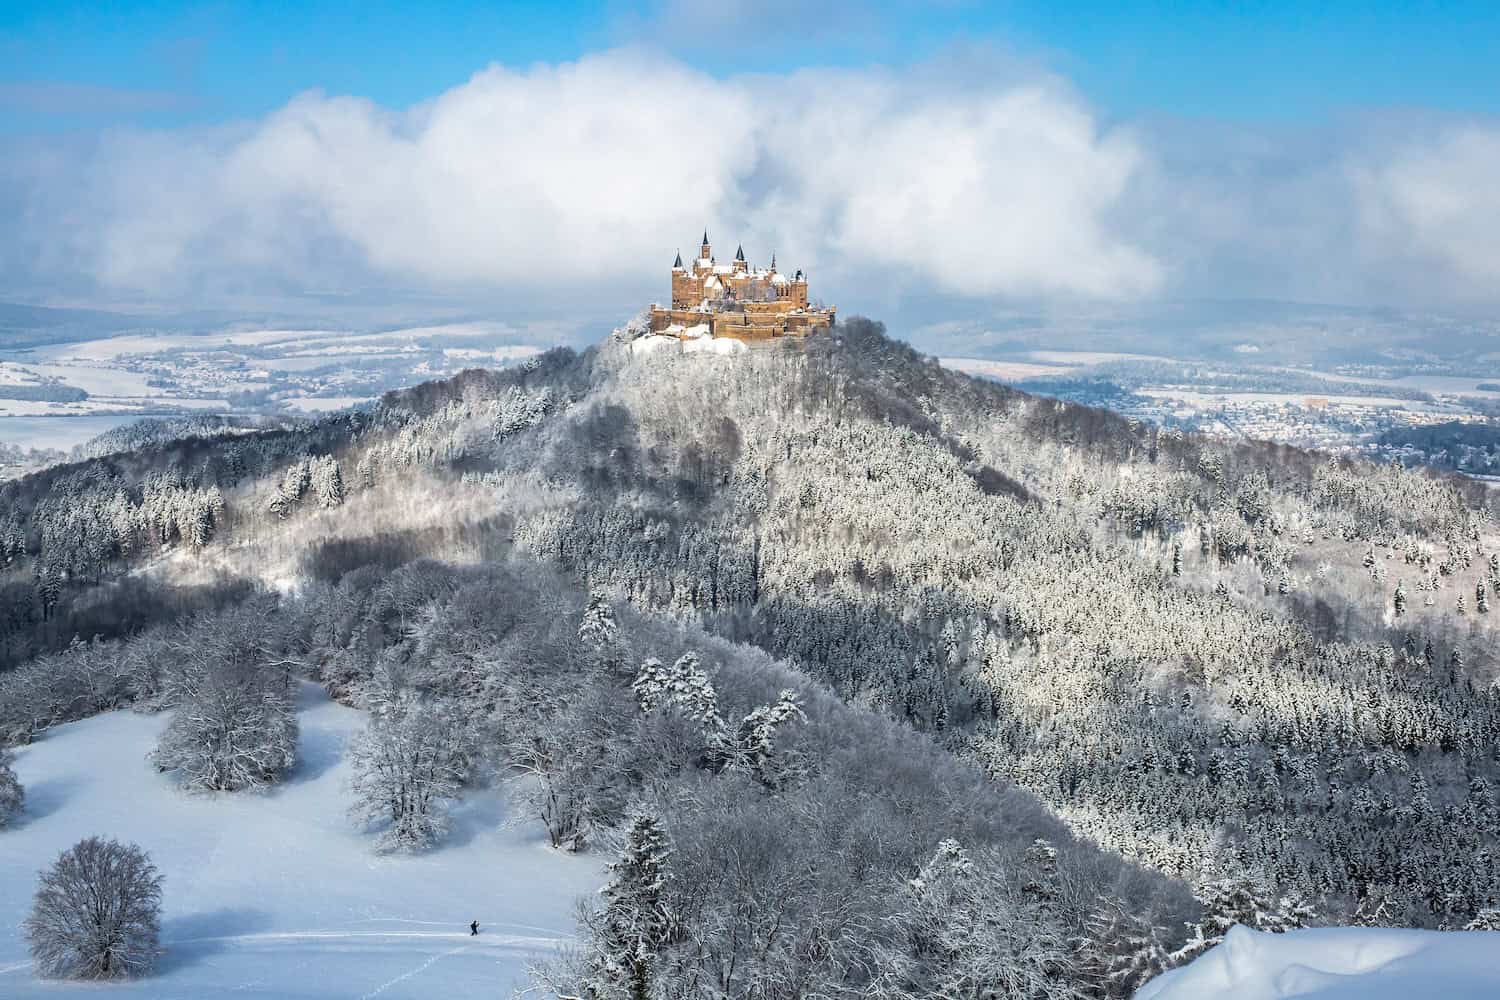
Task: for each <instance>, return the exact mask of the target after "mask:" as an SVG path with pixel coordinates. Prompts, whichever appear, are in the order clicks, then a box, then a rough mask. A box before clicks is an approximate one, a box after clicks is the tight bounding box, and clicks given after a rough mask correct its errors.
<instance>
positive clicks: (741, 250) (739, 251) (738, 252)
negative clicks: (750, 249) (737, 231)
mask: <svg viewBox="0 0 1500 1000" xmlns="http://www.w3.org/2000/svg"><path fill="white" fill-rule="evenodd" d="M734 259H735V260H738V261H743V260H744V259H745V244H743V243H741V244H740V245H739V247H738V248H736V249H735V251H734Z"/></svg>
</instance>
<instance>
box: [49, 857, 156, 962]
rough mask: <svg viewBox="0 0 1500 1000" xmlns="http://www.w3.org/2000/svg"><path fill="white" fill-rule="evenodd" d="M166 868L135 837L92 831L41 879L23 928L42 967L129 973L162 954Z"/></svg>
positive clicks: (58, 860)
mask: <svg viewBox="0 0 1500 1000" xmlns="http://www.w3.org/2000/svg"><path fill="white" fill-rule="evenodd" d="M161 882H162V879H161V875H159V874H158V873H157V871H156V866H155V865H153V864H152V863H151V859H150V858H149V857H148V856H147V855H146V852H145V851H143V850H141V849H140V848H139V847H137V846H135V845H134V844H122V843H120V842H119V841H115V840H104V839H101V838H99V837H89V838H87V839H85V840H80V841H79V842H78V843H76V844H74V845H73V846H72V847H70V848H68V849H67V850H66V851H64V852H63V853H62V854H61V855H59V856H58V859H57V861H56V863H54V864H53V865H52V867H51V868H49V869H47V870H46V871H44V872H43V873H42V875H41V878H40V880H39V882H38V885H37V891H36V900H35V902H34V903H33V904H32V908H31V915H30V916H29V917H27V918H26V921H25V924H24V925H23V926H24V929H25V932H26V937H27V939H28V941H29V942H30V945H31V957H32V958H33V959H34V960H35V962H36V967H37V972H38V973H39V974H40V975H42V976H47V977H51V978H58V979H124V978H129V977H135V976H140V975H143V974H145V973H146V972H148V971H150V969H151V966H152V965H153V964H154V963H155V962H156V959H157V956H158V955H160V954H161V947H160V943H159V940H158V939H159V933H160V917H161Z"/></svg>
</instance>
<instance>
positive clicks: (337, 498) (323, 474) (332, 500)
mask: <svg viewBox="0 0 1500 1000" xmlns="http://www.w3.org/2000/svg"><path fill="white" fill-rule="evenodd" d="M311 479H312V490H313V495H314V496H316V497H317V498H318V506H320V507H322V508H323V509H325V510H327V509H329V508H331V507H337V506H339V505H340V504H342V503H343V502H344V477H343V474H342V473H341V472H340V471H339V463H338V460H337V459H335V458H334V457H333V456H332V455H324V456H323V457H322V458H319V459H318V460H317V461H315V462H314V463H313V466H312V471H311Z"/></svg>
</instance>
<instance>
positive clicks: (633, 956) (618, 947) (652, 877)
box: [585, 813, 673, 1000]
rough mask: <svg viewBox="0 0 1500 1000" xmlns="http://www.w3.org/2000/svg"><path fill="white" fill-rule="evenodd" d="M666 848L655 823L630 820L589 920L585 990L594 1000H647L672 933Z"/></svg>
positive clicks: (644, 816)
mask: <svg viewBox="0 0 1500 1000" xmlns="http://www.w3.org/2000/svg"><path fill="white" fill-rule="evenodd" d="M671 853H672V852H671V848H670V847H669V845H668V843H667V837H666V834H665V832H664V831H663V830H662V828H661V824H660V822H659V821H658V820H657V819H656V818H655V817H653V816H650V815H648V814H644V813H643V814H640V815H637V816H636V817H635V818H634V819H632V820H631V823H630V829H629V830H628V831H627V832H626V834H625V846H624V849H623V850H622V851H621V852H620V857H619V860H617V861H615V862H614V863H612V864H611V865H610V866H609V882H608V883H606V885H605V886H604V888H603V889H601V890H600V893H601V895H603V896H604V900H605V903H604V908H603V910H602V911H600V912H597V913H595V914H593V915H592V917H591V918H590V920H589V923H590V927H589V930H590V932H591V934H590V937H591V938H592V941H591V943H590V952H591V954H590V961H589V963H588V970H587V973H586V982H585V990H586V992H587V994H588V995H589V996H590V997H593V998H597V1000H617V998H618V1000H647V998H648V997H649V996H650V995H651V977H652V974H653V971H654V964H655V958H656V955H657V953H658V952H659V951H660V950H661V949H662V947H663V946H665V945H666V944H667V942H668V940H669V938H670V936H671V933H672V930H673V920H672V914H671V912H670V911H669V910H668V908H667V905H666V895H667V893H666V889H667V879H668V877H669V871H668V862H669V860H670V858H671Z"/></svg>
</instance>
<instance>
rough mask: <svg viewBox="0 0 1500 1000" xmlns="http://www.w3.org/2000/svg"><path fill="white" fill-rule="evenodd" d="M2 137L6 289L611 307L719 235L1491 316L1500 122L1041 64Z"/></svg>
mask: <svg viewBox="0 0 1500 1000" xmlns="http://www.w3.org/2000/svg"><path fill="white" fill-rule="evenodd" d="M0 153H4V154H5V155H3V156H0V161H3V162H0V226H4V227H5V228H8V229H9V230H10V231H11V233H12V234H13V236H12V238H11V239H9V240H6V241H5V242H4V244H3V245H0V265H3V266H4V269H5V271H6V272H7V279H6V280H7V285H8V286H9V287H8V288H7V289H6V290H7V291H12V292H13V291H14V289H15V288H19V287H25V286H27V285H34V286H36V287H47V286H49V285H59V284H71V285H72V286H74V287H78V286H80V285H82V286H87V287H89V288H92V289H94V290H96V291H97V292H98V293H100V294H102V295H109V294H130V295H136V296H154V297H160V298H176V297H181V298H191V299H194V300H200V301H201V300H210V299H212V298H213V297H214V296H216V295H223V294H229V293H235V294H251V295H253V294H256V293H266V294H298V293H307V292H321V291H326V290H358V289H361V288H371V287H399V288H406V289H412V290H416V291H419V292H421V293H423V294H438V295H441V294H448V293H454V294H457V293H464V292H469V291H475V290H478V291H483V292H487V293H491V292H493V293H503V294H510V295H517V296H521V295H525V296H537V297H543V298H552V299H556V298H562V299H567V300H570V301H584V300H589V301H596V302H602V301H603V300H604V299H605V298H606V297H608V296H618V295H619V294H622V293H624V292H629V293H639V292H641V290H643V289H644V290H646V294H653V293H659V291H660V289H659V288H658V286H660V285H661V284H662V282H663V275H662V270H663V268H664V265H665V264H666V263H667V262H668V261H669V260H670V255H671V253H672V252H673V251H674V250H675V249H677V248H678V247H679V246H681V249H683V250H684V251H688V252H691V250H692V246H691V245H684V244H692V243H693V242H694V240H695V237H696V236H697V235H698V233H699V231H700V230H701V229H702V228H703V227H704V226H707V227H708V228H709V230H710V232H711V234H714V235H715V236H716V237H717V238H718V239H719V240H720V241H721V243H720V244H719V246H718V247H717V249H718V251H719V253H720V254H721V255H722V256H724V257H727V256H728V255H729V254H730V253H732V252H733V242H732V241H738V240H741V239H743V240H744V242H745V244H746V247H747V251H749V252H750V253H751V255H752V257H754V258H756V259H760V260H763V259H764V258H765V257H766V256H768V255H769V252H770V251H771V250H773V249H774V250H776V251H777V253H778V258H779V261H780V263H782V264H783V265H784V266H788V267H793V268H795V267H803V268H806V269H808V270H809V271H810V272H812V274H813V275H814V276H815V280H816V281H817V285H816V288H817V290H819V291H824V292H826V293H828V294H830V297H832V295H834V294H838V295H853V296H858V295H861V294H864V293H865V291H866V290H868V289H874V288H878V289H880V290H881V294H882V295H890V294H899V293H900V292H901V291H902V290H908V291H912V292H913V293H916V292H918V291H920V292H921V293H923V294H927V293H937V294H939V295H949V296H954V297H959V298H964V299H970V300H978V301H1000V300H1005V301H1012V300H1056V299H1089V300H1138V299H1142V298H1150V297H1155V296H1174V295H1175V296H1191V297H1211V296H1216V295H1228V294H1234V295H1256V296H1266V297H1312V298H1321V299H1324V300H1327V301H1344V302H1349V303H1350V304H1364V303H1367V302H1381V301H1388V300H1389V299H1390V298H1392V297H1395V298H1397V299H1399V300H1415V301H1420V300H1423V299H1424V298H1425V299H1439V300H1442V301H1460V302H1465V303H1480V304H1484V303H1492V302H1496V301H1500V282H1497V281H1496V279H1497V278H1500V189H1497V187H1496V186H1495V184H1494V182H1493V179H1494V178H1495V177H1497V176H1500V128H1497V127H1496V126H1494V125H1493V124H1489V123H1484V122H1474V121H1469V122H1449V123H1446V124H1439V125H1435V126H1431V127H1424V128H1422V129H1410V130H1404V131H1396V132H1394V133H1392V132H1391V131H1389V130H1387V131H1386V132H1383V133H1382V134H1381V135H1380V136H1379V141H1374V140H1372V139H1371V137H1370V136H1368V135H1365V134H1363V133H1362V132H1360V131H1359V130H1357V129H1356V130H1353V131H1352V132H1350V133H1347V134H1341V135H1338V136H1318V135H1306V134H1304V135H1298V136H1285V135H1276V134H1273V133H1270V132H1269V131H1261V132H1256V131H1254V130H1251V129H1243V128H1241V129H1232V128H1229V127H1227V126H1219V127H1215V128H1207V127H1203V126H1193V127H1188V126H1183V125H1180V124H1179V125H1166V126H1163V125H1161V124H1160V123H1153V124H1150V125H1131V124H1118V123H1104V122H1102V121H1101V120H1100V117H1099V115H1098V114H1097V113H1096V112H1095V111H1093V110H1092V109H1091V108H1090V107H1089V106H1088V105H1087V104H1086V102H1084V101H1083V100H1082V99H1081V98H1079V97H1078V96H1077V95H1076V94H1075V93H1074V92H1073V91H1072V90H1071V89H1070V88H1069V87H1068V86H1067V85H1066V83H1065V81H1061V80H1059V79H1057V78H1055V77H1051V76H1048V75H1045V74H1041V73H1037V72H1031V73H1027V74H1022V75H1020V76H1019V77H1017V76H1015V75H1012V76H1009V77H1006V76H1001V75H991V74H984V73H980V74H974V73H970V72H962V73H955V72H948V73H944V72H942V71H941V67H919V68H917V69H912V70H904V71H900V72H896V71H886V70H848V71H801V72H797V73H792V74H787V75H771V76H742V77H735V78H730V79H716V78H713V77H710V76H707V75H704V74H701V73H698V72H696V71H694V70H692V69H690V68H687V67H686V66H684V65H682V64H680V63H678V62H675V61H673V60H672V59H670V58H667V57H663V56H659V55H653V54H649V53H646V52H641V51H636V50H623V51H614V52H606V53H600V54H597V55H593V56H589V57H586V58H584V59H582V60H580V61H578V62H576V63H568V64H560V65H538V66H535V67H532V68H529V69H525V70H515V69H508V68H503V67H491V68H489V69H486V70H484V71H482V72H480V73H478V74H476V75H475V76H474V77H473V78H472V79H470V80H469V81H468V82H467V83H465V84H463V85H461V86H459V87H456V88H454V89H452V90H450V91H448V92H446V93H443V94H441V95H439V96H437V97H436V98H434V99H432V100H431V101H429V102H427V103H425V104H423V105H420V106H418V107H415V108H412V109H409V110H403V111H393V110H390V109H386V108H382V107H379V106H377V105H375V104H373V103H371V102H369V101H366V100H363V99H360V98H357V97H343V96H328V95H324V94H320V93H307V94H304V95H302V96H300V97H298V98H296V99H295V100H293V101H292V102H291V103H289V104H288V105H287V106H286V107H284V108H282V109H280V110H278V111H277V112H275V113H274V114H271V115H270V116H268V117H266V118H264V119H263V120H258V121H252V122H243V123H238V124H235V125H233V126H226V127H221V128H216V129H211V130H201V129H199V130H183V131H156V132H147V131H119V132H111V133H108V134H103V135H100V136H97V137H94V138H92V139H90V140H89V141H87V142H83V143H80V142H79V141H78V140H76V139H67V140H65V139H58V138H55V137H43V138H33V139H31V140H28V141H26V142H25V143H23V144H13V145H12V148H10V149H8V150H0ZM893 290H894V291H893ZM1382 296H1384V298H1382Z"/></svg>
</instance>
